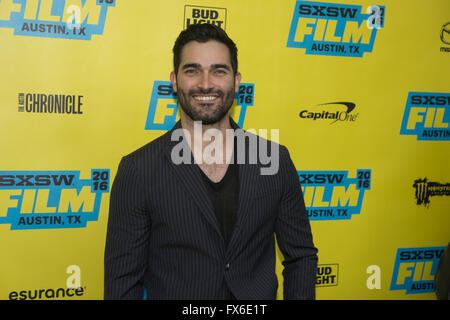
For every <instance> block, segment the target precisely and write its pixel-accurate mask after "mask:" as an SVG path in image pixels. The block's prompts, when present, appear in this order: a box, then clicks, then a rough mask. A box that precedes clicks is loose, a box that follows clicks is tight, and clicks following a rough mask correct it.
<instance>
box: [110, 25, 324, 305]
mask: <svg viewBox="0 0 450 320" xmlns="http://www.w3.org/2000/svg"><path fill="white" fill-rule="evenodd" d="M173 51H174V71H173V72H172V73H171V74H170V79H171V82H172V84H173V87H174V90H176V92H177V95H178V101H179V105H180V107H181V108H180V109H181V110H180V121H179V122H178V123H177V124H176V125H175V127H174V128H173V129H172V130H171V131H169V132H168V133H166V134H164V135H162V136H161V137H159V138H158V139H156V140H154V141H152V142H151V143H149V144H147V145H146V146H144V147H142V148H140V149H139V150H137V151H135V152H133V153H131V154H130V155H128V156H126V157H124V158H123V159H122V161H121V163H120V165H119V169H118V172H117V175H116V178H115V180H114V184H113V186H112V190H111V203H110V214H109V221H108V232H107V239H106V249H105V292H104V294H105V298H106V299H142V298H147V299H275V298H276V292H277V286H278V280H277V277H276V274H275V235H276V240H277V242H278V245H279V247H280V249H281V251H282V253H283V254H284V258H285V260H284V262H283V264H284V271H283V275H284V298H285V299H314V298H315V274H316V268H317V250H316V248H315V247H314V245H313V241H312V235H311V229H310V224H309V221H308V217H307V215H306V211H305V206H304V201H303V197H302V193H301V188H300V184H299V179H298V176H297V172H296V170H295V167H294V165H293V163H292V161H291V159H290V157H289V153H288V151H287V149H286V148H285V147H283V146H279V145H277V144H275V143H273V142H270V143H268V144H267V141H266V140H264V139H262V138H259V137H258V138H256V136H253V135H250V134H249V135H245V136H246V137H250V139H244V140H242V139H239V133H240V134H241V135H242V132H243V131H242V130H241V129H240V128H239V127H238V126H237V125H236V124H235V123H234V121H232V119H231V118H230V117H229V115H228V111H229V109H230V107H231V105H232V103H233V100H234V95H235V93H236V92H237V90H238V88H239V83H240V80H241V75H240V73H239V72H238V71H237V49H236V46H235V44H234V42H233V41H232V40H231V39H230V38H229V37H228V36H227V35H226V33H225V32H224V31H223V30H221V29H220V28H218V27H215V26H212V25H210V24H201V25H191V26H189V27H188V28H187V29H186V30H185V31H183V32H181V34H180V35H179V37H178V38H177V40H176V42H175V45H174V48H173ZM199 127H200V129H201V132H205V133H206V132H207V130H208V129H210V130H213V131H212V132H213V133H215V135H214V139H215V140H220V141H215V142H221V143H220V144H218V145H219V146H221V147H219V148H216V149H215V150H213V151H212V152H210V153H205V152H204V151H205V148H207V147H208V145H209V144H211V143H213V142H211V141H208V139H204V137H203V136H202V134H200V135H199V134H198V130H197V129H198V128H199ZM180 132H181V134H180ZM230 132H231V135H230ZM233 133H235V134H233ZM230 136H231V138H230ZM174 137H175V138H174ZM179 138H181V141H180V139H179ZM253 138H255V139H253ZM255 142H257V145H256V146H255ZM274 147H275V148H274ZM258 148H259V149H258ZM261 148H268V149H270V150H272V151H273V150H274V149H275V150H276V151H277V152H272V153H271V157H273V158H274V159H275V158H276V159H277V160H279V168H276V169H277V170H274V171H273V172H270V173H269V174H262V173H261V172H263V171H262V169H263V167H264V165H263V164H262V163H261V161H256V162H255V161H253V162H252V161H249V159H250V158H251V157H252V156H253V155H254V153H255V152H257V150H261ZM202 150H203V151H202ZM243 154H244V155H243ZM180 157H181V159H185V161H179V159H180ZM211 159H213V160H214V161H211ZM265 164H267V163H265Z"/></svg>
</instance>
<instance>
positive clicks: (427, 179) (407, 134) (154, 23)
mask: <svg viewBox="0 0 450 320" xmlns="http://www.w3.org/2000/svg"><path fill="white" fill-rule="evenodd" d="M448 12H450V3H449V1H448V0H433V1H428V2H426V3H425V2H424V1H421V0H410V1H387V0H377V1H369V0H338V1H337V0H327V2H314V1H295V0H289V1H287V0H283V1H274V0H270V1H264V3H262V2H261V1H256V0H248V1H238V0H233V1H225V0H214V1H206V0H196V1H180V0H176V1H175V0H172V1H162V0H158V1H156V0H154V1H144V0H141V1H120V0H117V1H116V0H70V1H69V0H66V1H64V0H60V1H58V0H53V1H52V0H0V43H1V49H2V50H1V51H0V70H1V86H0V103H1V104H0V150H1V157H0V249H1V252H2V263H1V264H0V299H101V298H102V297H103V254H104V245H105V234H106V225H107V220H108V206H109V191H110V186H111V183H112V181H113V179H114V176H115V174H116V171H117V166H118V163H119V161H120V159H121V157H122V156H123V155H125V154H127V153H129V152H131V151H133V150H135V149H137V148H138V147H140V146H142V145H144V144H146V143H147V142H148V141H151V140H153V139H155V138H156V137H158V136H160V135H161V134H163V133H164V132H166V130H168V129H170V128H171V126H172V125H173V123H174V122H175V121H176V119H177V109H178V106H177V102H176V99H175V97H174V96H173V95H172V91H171V88H170V83H169V82H168V81H169V73H170V71H171V70H172V52H171V49H172V46H173V43H174V40H175V38H176V37H177V35H178V34H179V32H180V31H181V30H182V29H183V28H185V27H186V26H187V25H189V24H192V23H213V24H216V25H218V26H220V27H221V28H223V29H225V30H226V31H227V33H228V34H229V35H230V37H231V38H232V39H234V40H235V42H236V43H237V46H238V49H239V66H240V72H241V73H242V75H243V79H242V82H243V84H242V87H241V88H240V90H239V93H238V94H237V95H236V102H235V107H234V108H233V113H232V115H233V117H234V119H235V120H236V121H238V122H239V124H240V125H242V126H243V127H244V129H250V128H253V129H256V130H259V129H269V130H270V129H279V140H280V143H282V144H284V145H286V146H287V147H288V148H289V150H290V153H291V157H292V159H293V161H294V163H295V165H296V167H297V170H298V171H299V172H298V173H299V179H300V181H301V183H302V189H303V193H304V197H305V202H306V206H307V210H308V213H309V215H310V219H311V225H312V231H313V235H314V241H315V244H316V246H317V247H318V249H319V267H318V278H317V279H318V280H317V298H318V299H435V294H434V293H433V291H434V286H433V279H434V273H435V271H436V267H437V264H438V261H439V257H440V256H441V254H442V251H443V249H444V248H445V247H446V246H447V244H448V242H449V241H450V232H449V230H450V216H449V214H448V213H449V205H450V197H449V196H450V185H449V183H450V169H449V165H448V163H449V160H450V149H449V146H448V144H449V140H450V130H449V123H450V93H449V92H450V91H449V83H450V74H449V72H448V70H449V67H450V63H449V59H450V24H449V23H448V22H449V17H448ZM269 132H270V131H269ZM269 138H270V137H269ZM278 258H279V259H278V263H277V274H278V276H279V282H280V286H279V294H278V297H279V298H280V299H282V285H281V284H282V282H283V278H282V274H281V270H282V268H281V260H282V258H283V257H282V255H281V254H280V253H279V254H278Z"/></svg>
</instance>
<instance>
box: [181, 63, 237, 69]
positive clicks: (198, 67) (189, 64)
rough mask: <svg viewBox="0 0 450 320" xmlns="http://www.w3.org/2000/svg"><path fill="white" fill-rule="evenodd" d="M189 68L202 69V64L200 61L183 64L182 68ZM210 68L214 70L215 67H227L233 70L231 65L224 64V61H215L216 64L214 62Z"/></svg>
mask: <svg viewBox="0 0 450 320" xmlns="http://www.w3.org/2000/svg"><path fill="white" fill-rule="evenodd" d="M188 68H194V69H201V68H202V66H201V64H199V63H186V64H185V65H183V66H182V67H181V69H182V70H186V69H188ZM210 69H211V70H214V69H226V70H229V71H230V70H231V68H230V66H229V65H227V64H224V63H215V64H212V65H211V66H210Z"/></svg>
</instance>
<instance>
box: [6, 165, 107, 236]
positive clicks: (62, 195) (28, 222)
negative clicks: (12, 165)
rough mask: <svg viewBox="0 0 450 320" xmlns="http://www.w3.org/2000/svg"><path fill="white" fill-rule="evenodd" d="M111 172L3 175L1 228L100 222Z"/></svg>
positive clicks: (20, 228)
mask: <svg viewBox="0 0 450 320" xmlns="http://www.w3.org/2000/svg"><path fill="white" fill-rule="evenodd" d="M109 178H110V174H109V169H92V170H91V177H90V179H80V171H0V224H10V225H11V230H22V229H56V228H83V227H86V224H87V222H88V221H97V220H98V215H99V211H100V205H101V201H102V196H103V194H104V193H107V192H109Z"/></svg>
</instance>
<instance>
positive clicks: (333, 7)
mask: <svg viewBox="0 0 450 320" xmlns="http://www.w3.org/2000/svg"><path fill="white" fill-rule="evenodd" d="M366 12H367V13H363V12H362V6H358V5H349V4H338V3H325V2H310V1H297V2H296V4H295V8H294V14H293V16H292V22H291V28H290V30H289V36H288V41H287V47H288V48H304V49H306V54H315V55H327V56H344V57H362V56H363V54H364V52H372V49H373V46H374V43H375V37H376V35H377V30H378V29H380V28H383V26H384V16H385V7H384V6H376V5H372V6H369V7H368V8H367V10H366Z"/></svg>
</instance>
